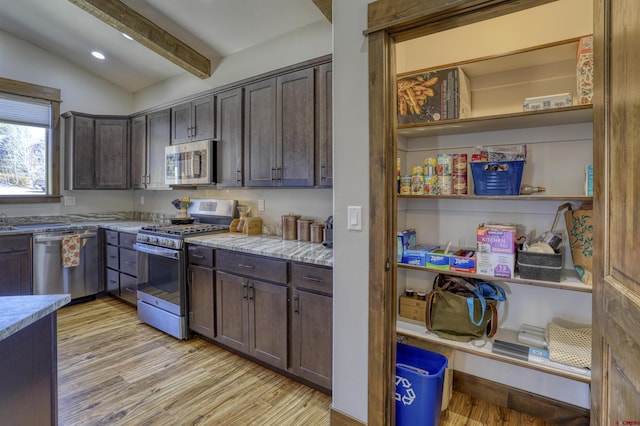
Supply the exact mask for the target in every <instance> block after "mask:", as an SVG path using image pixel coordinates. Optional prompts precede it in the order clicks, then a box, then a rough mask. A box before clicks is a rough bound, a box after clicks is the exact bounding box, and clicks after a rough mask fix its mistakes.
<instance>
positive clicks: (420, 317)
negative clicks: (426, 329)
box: [399, 296, 427, 321]
mask: <svg viewBox="0 0 640 426" xmlns="http://www.w3.org/2000/svg"><path fill="white" fill-rule="evenodd" d="M426 309H427V301H426V300H419V299H418V298H417V297H408V296H400V312H399V315H400V316H401V317H403V318H408V319H412V320H416V321H424V320H425V319H426V318H425V311H426Z"/></svg>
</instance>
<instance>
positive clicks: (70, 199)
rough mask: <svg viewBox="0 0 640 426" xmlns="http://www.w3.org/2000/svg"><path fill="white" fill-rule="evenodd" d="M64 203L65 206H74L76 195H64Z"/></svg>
mask: <svg viewBox="0 0 640 426" xmlns="http://www.w3.org/2000/svg"><path fill="white" fill-rule="evenodd" d="M64 205H65V206H75V205H76V197H72V196H70V195H65V196H64Z"/></svg>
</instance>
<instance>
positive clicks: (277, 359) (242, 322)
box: [215, 271, 288, 370]
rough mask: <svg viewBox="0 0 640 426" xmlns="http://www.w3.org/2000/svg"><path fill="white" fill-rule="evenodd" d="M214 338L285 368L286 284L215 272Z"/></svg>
mask: <svg viewBox="0 0 640 426" xmlns="http://www.w3.org/2000/svg"><path fill="white" fill-rule="evenodd" d="M216 309H217V315H216V320H217V322H216V338H215V339H216V340H217V341H218V342H220V343H222V344H224V345H226V346H228V347H230V348H233V349H236V350H238V351H241V352H244V353H246V354H248V355H250V356H252V357H254V358H256V359H258V360H260V361H263V362H265V363H267V364H269V365H273V366H274V367H278V368H281V369H283V370H286V369H287V318H288V315H287V286H285V285H280V284H272V283H268V282H264V281H259V280H255V279H249V278H246V277H242V276H239V275H235V274H229V273H226V272H221V271H217V272H216Z"/></svg>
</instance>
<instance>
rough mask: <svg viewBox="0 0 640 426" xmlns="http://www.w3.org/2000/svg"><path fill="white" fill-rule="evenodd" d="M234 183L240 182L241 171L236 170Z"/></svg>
mask: <svg viewBox="0 0 640 426" xmlns="http://www.w3.org/2000/svg"><path fill="white" fill-rule="evenodd" d="M236 182H238V183H241V182H242V170H236Z"/></svg>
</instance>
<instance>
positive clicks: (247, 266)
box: [238, 263, 253, 269]
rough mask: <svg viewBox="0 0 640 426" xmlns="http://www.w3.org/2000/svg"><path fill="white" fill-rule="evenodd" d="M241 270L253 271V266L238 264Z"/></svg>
mask: <svg viewBox="0 0 640 426" xmlns="http://www.w3.org/2000/svg"><path fill="white" fill-rule="evenodd" d="M238 266H239V267H241V268H247V269H253V265H245V264H244V263H238Z"/></svg>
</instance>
